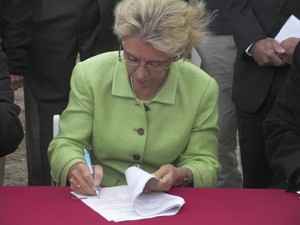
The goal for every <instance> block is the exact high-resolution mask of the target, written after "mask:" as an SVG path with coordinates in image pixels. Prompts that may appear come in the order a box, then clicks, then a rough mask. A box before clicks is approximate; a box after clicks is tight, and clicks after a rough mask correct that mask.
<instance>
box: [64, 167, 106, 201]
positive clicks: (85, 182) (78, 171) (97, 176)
mask: <svg viewBox="0 0 300 225" xmlns="http://www.w3.org/2000/svg"><path fill="white" fill-rule="evenodd" d="M93 171H94V177H93V176H92V175H91V172H90V170H89V168H88V166H87V164H86V163H75V164H74V165H72V166H71V168H70V170H69V173H68V177H69V182H70V186H71V189H72V190H73V191H75V192H77V193H80V194H89V195H95V194H96V187H97V186H99V185H100V183H101V180H102V176H103V169H102V167H101V166H99V165H96V166H93Z"/></svg>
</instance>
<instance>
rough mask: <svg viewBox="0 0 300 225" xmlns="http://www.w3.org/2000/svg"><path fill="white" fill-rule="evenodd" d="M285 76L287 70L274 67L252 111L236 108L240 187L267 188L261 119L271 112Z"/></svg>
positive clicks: (269, 177) (269, 175)
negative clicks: (265, 90)
mask: <svg viewBox="0 0 300 225" xmlns="http://www.w3.org/2000/svg"><path fill="white" fill-rule="evenodd" d="M282 70H284V68H282ZM286 75H287V71H285V72H283V71H281V70H280V69H278V70H277V73H276V75H275V76H274V79H273V82H272V84H271V87H270V89H269V92H268V94H267V96H266V98H265V100H264V102H263V104H262V105H261V106H260V108H259V109H258V110H257V111H256V112H254V113H248V112H243V111H241V110H240V109H239V108H237V109H236V117H237V125H238V134H239V145H240V151H241V162H242V168H243V187H244V188H267V187H268V185H269V184H270V181H271V179H272V176H273V172H272V170H271V168H270V166H269V163H268V160H267V157H266V153H265V139H264V134H263V121H264V120H265V118H266V117H267V115H268V114H269V112H270V111H271V109H272V107H273V104H274V102H275V100H276V97H277V95H278V93H279V92H280V90H281V87H282V85H283V84H284V81H285V78H286Z"/></svg>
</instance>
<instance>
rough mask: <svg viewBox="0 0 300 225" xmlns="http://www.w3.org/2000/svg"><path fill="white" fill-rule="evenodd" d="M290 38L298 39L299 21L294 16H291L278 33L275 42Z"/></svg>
mask: <svg viewBox="0 0 300 225" xmlns="http://www.w3.org/2000/svg"><path fill="white" fill-rule="evenodd" d="M290 37H297V38H300V20H299V19H298V18H297V17H295V16H294V15H291V16H290V17H289V19H288V20H287V21H286V22H285V24H284V25H283V27H282V28H281V30H280V31H279V33H278V34H277V35H276V37H275V40H277V41H278V42H282V41H283V40H285V39H287V38H290Z"/></svg>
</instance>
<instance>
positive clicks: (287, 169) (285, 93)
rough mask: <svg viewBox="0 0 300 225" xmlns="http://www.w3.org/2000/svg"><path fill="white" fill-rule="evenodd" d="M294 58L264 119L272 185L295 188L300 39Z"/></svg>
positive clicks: (299, 154) (299, 159)
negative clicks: (273, 173) (283, 82)
mask: <svg viewBox="0 0 300 225" xmlns="http://www.w3.org/2000/svg"><path fill="white" fill-rule="evenodd" d="M293 60H294V61H293V64H292V67H291V71H290V74H289V76H288V77H287V80H286V82H285V84H284V86H283V89H282V92H281V93H280V95H279V96H278V98H277V100H276V102H275V104H274V108H273V110H272V111H271V113H270V114H269V116H268V117H267V119H266V120H265V122H264V132H265V137H266V153H267V157H268V160H269V162H270V165H271V167H272V169H273V170H274V171H275V176H274V179H273V182H272V183H271V187H281V188H287V187H288V188H292V189H293V183H291V181H292V180H293V179H291V178H292V175H293V173H294V172H295V171H296V170H299V169H300V100H299V98H300V42H299V44H298V45H297V47H296V49H295V52H294V59H293ZM298 172H300V171H298ZM296 176H300V173H299V174H297V175H296ZM286 180H288V184H287V183H286Z"/></svg>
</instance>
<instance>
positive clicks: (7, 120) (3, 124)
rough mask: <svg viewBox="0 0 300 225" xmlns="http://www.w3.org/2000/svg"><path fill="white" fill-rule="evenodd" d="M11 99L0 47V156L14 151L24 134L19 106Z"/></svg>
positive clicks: (8, 79) (12, 94) (11, 94)
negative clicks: (19, 116)
mask: <svg viewBox="0 0 300 225" xmlns="http://www.w3.org/2000/svg"><path fill="white" fill-rule="evenodd" d="M13 101H14V93H13V91H12V90H11V89H10V78H9V74H8V72H7V67H6V63H5V56H4V54H3V52H2V51H1V49H0V157H3V156H5V155H8V154H10V153H12V152H14V151H15V150H16V149H17V147H18V146H19V144H20V142H21V140H22V139H23V136H24V134H23V128H22V124H21V122H20V120H19V118H18V115H19V113H20V108H19V107H18V106H17V105H15V104H14V103H13Z"/></svg>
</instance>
